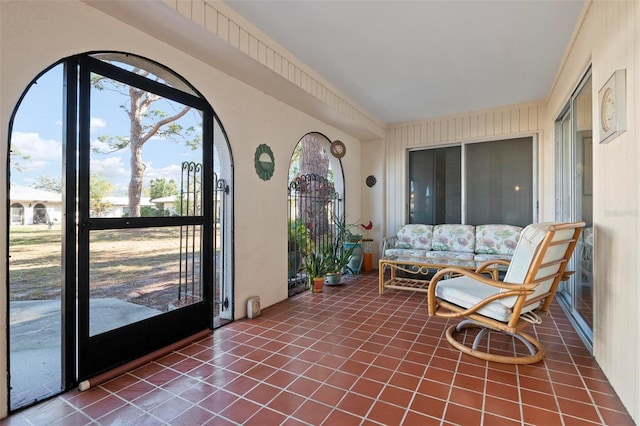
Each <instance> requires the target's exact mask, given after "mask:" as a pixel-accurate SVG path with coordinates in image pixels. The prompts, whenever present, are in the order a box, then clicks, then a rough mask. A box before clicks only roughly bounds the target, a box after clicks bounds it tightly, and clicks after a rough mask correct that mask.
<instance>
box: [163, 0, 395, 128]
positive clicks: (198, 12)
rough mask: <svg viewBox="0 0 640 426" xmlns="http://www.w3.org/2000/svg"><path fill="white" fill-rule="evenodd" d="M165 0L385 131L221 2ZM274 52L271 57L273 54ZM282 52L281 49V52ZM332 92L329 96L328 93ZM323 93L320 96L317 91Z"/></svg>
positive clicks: (283, 74) (285, 75)
mask: <svg viewBox="0 0 640 426" xmlns="http://www.w3.org/2000/svg"><path fill="white" fill-rule="evenodd" d="M162 2H163V3H164V4H166V5H167V6H168V7H170V8H172V9H173V10H175V11H176V12H178V13H180V14H182V15H184V16H185V17H187V18H189V19H191V20H192V22H194V23H196V24H197V25H200V26H202V27H203V28H205V29H206V30H207V31H210V32H211V33H212V34H215V35H216V36H218V37H219V38H220V39H221V40H223V41H225V42H227V43H229V45H230V46H232V47H234V48H236V49H238V50H239V51H240V52H242V53H244V54H245V55H247V56H249V57H250V58H252V59H253V60H255V61H256V62H258V63H260V64H262V65H264V66H266V67H267V68H269V69H270V70H272V71H274V72H275V73H277V74H278V75H280V76H281V77H283V78H284V79H286V80H288V81H289V82H291V83H293V84H295V85H297V86H298V87H300V88H301V89H303V90H305V91H306V92H307V93H309V94H310V95H311V96H314V97H315V98H316V99H319V100H320V101H322V102H325V101H327V100H328V101H330V102H331V103H329V104H328V105H329V106H331V107H332V108H335V109H336V110H337V111H338V112H339V113H340V114H342V115H344V116H345V118H348V119H349V120H350V121H355V122H357V123H358V124H359V125H360V126H362V127H364V128H366V129H369V130H371V131H372V132H373V133H374V134H378V135H382V134H383V133H384V127H383V124H382V123H380V122H378V121H377V120H375V119H374V118H373V117H370V116H368V115H367V114H365V113H364V112H363V111H361V110H360V109H359V108H357V107H356V106H355V105H352V104H351V103H350V101H347V100H345V99H344V98H342V96H336V94H335V93H334V91H333V90H332V89H330V88H328V87H322V89H320V88H319V87H317V86H318V85H320V86H325V85H324V84H322V83H320V82H319V81H318V80H316V78H314V77H313V76H312V75H311V74H309V73H308V72H307V71H304V70H303V68H302V67H299V66H297V65H296V64H295V63H294V62H293V61H290V60H286V61H284V60H283V61H279V58H283V56H282V54H281V53H280V54H278V52H277V51H276V47H275V43H272V42H270V41H269V42H268V41H266V40H263V39H261V37H262V36H257V35H256V33H257V32H258V31H253V32H252V30H251V29H249V27H250V25H249V24H247V26H246V27H243V24H240V23H239V22H236V21H235V20H234V19H236V20H239V19H238V18H234V19H231V18H229V17H228V16H226V15H225V14H224V13H222V12H221V10H223V11H224V10H226V11H227V12H226V13H227V14H229V15H231V16H234V14H235V12H232V11H231V9H229V8H228V7H227V6H225V5H224V4H223V3H216V2H209V1H206V0H180V1H177V0H162ZM272 44H274V45H272ZM272 52H273V58H272ZM283 53H284V52H283ZM329 93H331V96H330V95H329ZM321 94H323V95H324V96H323V97H322V98H321V97H320V95H321Z"/></svg>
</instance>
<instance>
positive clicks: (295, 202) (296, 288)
mask: <svg viewBox="0 0 640 426" xmlns="http://www.w3.org/2000/svg"><path fill="white" fill-rule="evenodd" d="M288 195H289V208H288V220H289V222H288V223H289V227H288V231H289V235H288V237H289V238H288V248H289V250H288V252H289V257H288V266H289V268H288V284H289V296H292V295H294V294H296V293H300V292H301V291H304V290H305V289H308V288H309V280H308V279H307V276H306V274H304V273H303V272H302V271H301V266H302V259H303V257H304V255H305V254H307V253H309V252H311V251H313V250H319V249H320V248H321V247H323V246H324V245H326V244H330V243H331V242H332V239H333V225H334V218H336V217H340V214H341V210H342V209H341V205H340V203H341V202H342V199H341V198H340V195H339V194H338V193H337V192H336V190H335V187H334V184H333V182H331V181H329V180H327V179H326V178H325V177H323V176H319V175H314V174H308V175H301V176H298V177H296V178H295V179H294V180H293V181H291V183H290V184H289V188H288Z"/></svg>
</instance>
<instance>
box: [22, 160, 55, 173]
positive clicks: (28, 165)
mask: <svg viewBox="0 0 640 426" xmlns="http://www.w3.org/2000/svg"><path fill="white" fill-rule="evenodd" d="M18 164H19V165H20V171H22V172H37V171H41V170H45V169H46V168H47V165H48V164H49V163H48V162H46V161H43V160H35V161H33V160H24V161H18Z"/></svg>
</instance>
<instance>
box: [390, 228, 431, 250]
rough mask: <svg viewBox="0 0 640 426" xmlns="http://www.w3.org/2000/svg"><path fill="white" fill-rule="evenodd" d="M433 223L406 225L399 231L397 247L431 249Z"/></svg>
mask: <svg viewBox="0 0 640 426" xmlns="http://www.w3.org/2000/svg"><path fill="white" fill-rule="evenodd" d="M432 235H433V225H421V224H410V225H404V226H403V227H401V228H400V230H399V231H398V235H397V237H398V239H397V241H396V247H397V248H407V249H408V248H415V249H423V250H431V240H432Z"/></svg>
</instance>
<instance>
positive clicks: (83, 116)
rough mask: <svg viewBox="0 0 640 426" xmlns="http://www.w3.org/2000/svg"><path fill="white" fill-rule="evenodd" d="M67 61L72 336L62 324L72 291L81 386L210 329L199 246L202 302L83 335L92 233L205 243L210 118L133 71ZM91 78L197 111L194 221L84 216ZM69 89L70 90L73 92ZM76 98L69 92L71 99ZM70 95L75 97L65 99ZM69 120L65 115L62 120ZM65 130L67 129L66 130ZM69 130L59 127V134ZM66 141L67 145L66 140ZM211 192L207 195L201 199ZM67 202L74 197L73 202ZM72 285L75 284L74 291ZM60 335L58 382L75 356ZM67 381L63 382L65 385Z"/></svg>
mask: <svg viewBox="0 0 640 426" xmlns="http://www.w3.org/2000/svg"><path fill="white" fill-rule="evenodd" d="M73 62H74V61H70V62H69V66H68V67H67V68H68V70H70V69H71V68H75V69H76V70H78V73H79V75H78V79H79V80H76V81H79V84H77V83H75V82H73V84H70V83H72V82H71V78H72V74H73V72H71V71H69V72H68V73H67V75H68V80H67V83H68V84H67V88H66V90H67V93H66V95H67V112H68V113H69V112H70V111H69V110H70V109H71V106H70V104H71V103H72V102H70V100H72V99H77V102H75V103H74V105H73V108H74V109H75V106H76V105H77V109H76V110H77V111H78V117H77V118H78V137H77V145H75V146H77V147H78V149H77V152H78V159H79V161H78V165H77V169H78V175H77V178H76V177H75V167H73V166H72V163H73V162H74V159H75V152H76V150H75V146H74V147H71V146H69V145H72V144H71V143H68V146H67V147H66V153H67V161H68V163H67V164H66V168H65V170H66V172H65V174H66V182H65V189H66V191H65V193H66V194H75V193H76V191H75V188H76V179H77V184H78V186H77V187H78V203H77V218H78V224H77V244H78V250H77V253H78V258H77V259H76V261H77V263H76V262H72V259H73V256H74V255H75V253H74V252H75V250H71V249H69V248H71V247H73V248H75V241H74V242H73V243H72V244H71V245H69V244H68V243H71V238H72V237H71V235H73V233H68V234H65V235H66V237H65V238H66V243H67V244H65V246H66V247H67V250H66V251H65V263H66V265H67V266H69V265H74V264H77V265H78V267H77V279H75V280H73V279H71V280H70V279H69V278H71V275H72V274H73V271H70V268H69V267H66V268H65V271H66V273H68V275H67V276H65V284H64V286H65V291H66V293H65V295H64V301H65V307H64V308H63V309H64V312H65V334H66V333H69V332H71V331H72V328H73V325H74V324H73V322H72V321H70V319H71V318H73V317H74V313H73V307H74V306H75V299H74V297H75V291H76V287H77V296H78V299H77V302H78V312H77V315H78V317H77V330H78V345H77V350H78V353H77V362H78V363H77V369H78V371H77V380H78V381H82V380H85V379H87V378H89V377H92V376H94V375H96V374H99V373H101V372H104V371H106V370H109V369H111V368H113V367H116V366H118V365H121V364H124V363H126V362H128V361H131V360H133V359H136V358H138V357H140V356H142V355H145V354H148V353H150V352H153V351H154V350H157V349H159V348H162V347H164V346H167V345H169V344H171V343H174V342H176V341H178V340H180V339H182V338H185V337H188V336H190V335H193V334H195V333H197V332H199V331H202V330H205V329H207V328H208V329H212V328H213V297H212V296H213V295H212V288H213V275H214V274H213V271H212V269H211V268H212V265H213V261H212V260H213V256H214V252H213V249H212V243H205V244H203V247H202V253H201V256H202V262H201V267H202V271H201V273H202V277H203V299H202V301H200V302H197V303H194V304H193V305H189V306H186V307H183V308H181V309H176V310H173V311H170V312H166V313H163V314H160V315H157V316H155V317H152V318H148V319H145V320H143V321H139V322H136V323H133V324H129V325H127V326H125V327H121V328H118V329H115V330H110V331H108V332H105V333H101V334H98V335H94V336H90V333H89V296H90V295H89V262H90V258H89V255H90V246H89V235H90V233H91V231H94V230H109V229H112V230H119V229H141V228H154V227H166V226H181V225H189V226H194V225H195V226H201V227H202V240H203V241H204V242H211V241H213V237H214V236H213V226H212V224H213V200H212V199H213V196H212V194H213V192H214V189H215V188H214V183H213V152H214V150H213V120H214V114H213V110H212V109H211V106H210V105H209V104H208V103H207V102H206V101H205V100H204V99H202V98H200V97H197V96H194V95H191V94H188V93H185V92H183V91H180V90H177V89H175V88H172V87H170V86H166V85H164V84H161V83H157V82H155V81H153V80H150V79H147V78H145V77H142V76H140V75H137V74H135V73H132V72H129V71H127V70H124V69H122V68H119V67H116V66H113V65H111V64H109V63H106V62H103V61H100V60H97V59H94V58H92V57H90V56H87V55H82V56H78V57H76V58H75V63H73ZM91 73H97V74H100V75H103V76H105V77H108V78H111V79H114V80H117V81H120V82H122V83H126V84H129V85H132V86H135V87H138V88H140V89H143V90H146V91H149V92H153V93H155V94H158V95H160V96H162V97H164V98H167V99H171V100H173V101H176V102H180V103H182V104H184V105H188V106H191V107H192V108H194V109H197V110H200V111H202V112H203V114H202V117H203V130H202V131H203V134H202V152H203V165H202V169H203V182H202V188H203V194H205V195H204V196H203V199H202V206H203V209H202V212H203V213H202V215H201V216H175V217H137V218H91V217H90V214H89V184H88V183H89V174H90V170H89V157H90V155H89V154H90V142H91V141H90V134H89V125H90V117H91V111H90V104H91V102H90V94H91ZM76 86H77V90H76V88H75V87H76ZM74 92H76V93H74ZM74 94H75V97H74V96H73V95H74ZM70 117H71V115H70V116H68V117H67V122H68V123H72V121H68V119H69V118H70ZM69 127H74V126H72V125H68V128H69ZM73 130H74V129H67V136H70V135H69V133H72V132H73ZM70 140H73V139H70ZM207 194H211V196H209V195H207ZM70 198H72V197H66V199H65V206H66V208H67V209H68V210H66V211H67V212H74V213H76V210H75V199H73V200H70ZM74 198H75V197H74ZM75 218H76V214H67V215H66V219H65V222H66V223H65V225H66V227H67V231H68V230H70V229H74V228H75V226H76V224H75V223H74V221H75ZM76 282H77V286H76ZM72 335H73V334H66V336H65V337H66V340H65V343H64V344H63V345H64V346H63V347H64V350H65V352H66V353H65V354H64V360H65V361H64V363H63V364H64V365H65V367H66V368H65V367H63V368H65V369H64V372H63V374H64V377H65V378H66V379H70V378H71V377H70V374H69V371H74V368H72V366H71V362H72V361H73V360H74V358H75V357H71V356H69V355H70V354H72V353H74V348H73V347H72V346H73V345H72V343H73V342H72V339H70V338H69V336H72ZM67 383H69V382H67Z"/></svg>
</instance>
